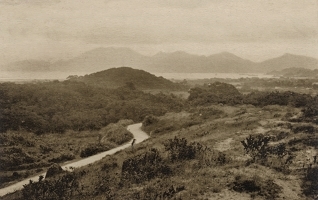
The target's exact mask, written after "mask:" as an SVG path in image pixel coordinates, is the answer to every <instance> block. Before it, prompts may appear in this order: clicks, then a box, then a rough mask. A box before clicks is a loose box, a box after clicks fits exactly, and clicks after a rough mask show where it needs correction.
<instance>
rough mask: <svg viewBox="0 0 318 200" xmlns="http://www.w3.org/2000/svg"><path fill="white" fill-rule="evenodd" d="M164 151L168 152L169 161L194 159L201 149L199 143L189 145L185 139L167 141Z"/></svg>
mask: <svg viewBox="0 0 318 200" xmlns="http://www.w3.org/2000/svg"><path fill="white" fill-rule="evenodd" d="M164 146H165V150H166V151H168V152H169V157H170V160H171V161H176V160H190V159H194V158H195V156H196V153H197V152H198V150H199V149H202V145H201V144H200V143H195V142H193V143H190V144H188V141H187V140H186V139H185V138H181V139H179V138H177V137H175V138H174V139H169V140H168V141H167V142H166V143H165V144H164Z"/></svg>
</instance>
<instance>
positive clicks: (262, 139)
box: [241, 134, 270, 162]
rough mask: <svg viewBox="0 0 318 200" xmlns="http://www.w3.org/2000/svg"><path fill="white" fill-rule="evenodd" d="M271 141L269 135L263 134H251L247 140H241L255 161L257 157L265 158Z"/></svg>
mask: <svg viewBox="0 0 318 200" xmlns="http://www.w3.org/2000/svg"><path fill="white" fill-rule="evenodd" d="M269 141H270V137H269V136H265V135H263V134H259V135H253V136H252V135H249V137H247V138H246V139H245V140H243V141H241V143H242V145H243V146H244V150H245V152H246V153H247V154H249V155H250V156H251V157H252V159H253V162H255V161H256V159H265V158H266V157H267V155H268V143H269Z"/></svg>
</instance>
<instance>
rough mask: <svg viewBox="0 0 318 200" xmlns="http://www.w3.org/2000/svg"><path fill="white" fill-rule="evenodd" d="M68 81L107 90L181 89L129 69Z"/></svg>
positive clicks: (149, 75)
mask: <svg viewBox="0 0 318 200" xmlns="http://www.w3.org/2000/svg"><path fill="white" fill-rule="evenodd" d="M70 80H77V81H83V82H85V83H87V84H89V85H95V86H101V87H107V88H118V87H123V86H127V87H132V88H134V87H136V88H138V89H168V90H176V89H182V86H181V85H180V84H177V83H173V82H171V81H169V80H167V79H165V78H163V77H157V76H155V75H153V74H150V73H148V72H146V71H143V70H138V69H133V68H130V67H119V68H111V69H108V70H104V71H100V72H96V73H93V74H90V75H85V76H83V77H70Z"/></svg>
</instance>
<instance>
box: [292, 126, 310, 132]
mask: <svg viewBox="0 0 318 200" xmlns="http://www.w3.org/2000/svg"><path fill="white" fill-rule="evenodd" d="M292 130H293V132H294V133H300V132H304V133H309V134H313V133H314V132H315V127H313V126H311V125H299V126H296V127H293V129H292Z"/></svg>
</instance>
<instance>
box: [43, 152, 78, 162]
mask: <svg viewBox="0 0 318 200" xmlns="http://www.w3.org/2000/svg"><path fill="white" fill-rule="evenodd" d="M73 159H75V155H74V154H72V153H62V154H60V155H59V156H57V157H54V158H52V159H50V160H49V162H53V163H60V162H64V161H68V160H73Z"/></svg>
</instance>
